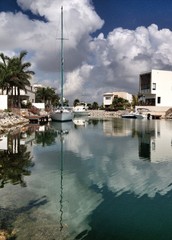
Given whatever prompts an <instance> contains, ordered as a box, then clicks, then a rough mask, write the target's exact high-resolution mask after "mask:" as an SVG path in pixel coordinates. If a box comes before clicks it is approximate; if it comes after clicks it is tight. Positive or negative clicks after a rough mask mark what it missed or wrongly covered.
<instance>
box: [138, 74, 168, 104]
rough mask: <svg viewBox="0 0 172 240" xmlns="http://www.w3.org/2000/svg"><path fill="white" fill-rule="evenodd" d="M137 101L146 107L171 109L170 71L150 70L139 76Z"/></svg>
mask: <svg viewBox="0 0 172 240" xmlns="http://www.w3.org/2000/svg"><path fill="white" fill-rule="evenodd" d="M139 101H141V102H142V103H143V104H144V105H147V106H159V107H172V71H164V70H151V71H150V72H146V73H143V74H140V76H139Z"/></svg>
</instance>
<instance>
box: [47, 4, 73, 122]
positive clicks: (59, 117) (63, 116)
mask: <svg viewBox="0 0 172 240" xmlns="http://www.w3.org/2000/svg"><path fill="white" fill-rule="evenodd" d="M60 40H61V97H60V101H61V107H59V108H57V109H55V110H53V111H52V112H51V113H50V118H51V119H52V120H53V121H59V122H65V121H72V119H73V117H74V113H73V111H72V110H71V109H70V108H67V107H64V106H63V78H64V56H63V55H64V54H63V41H64V37H63V7H61V38H60Z"/></svg>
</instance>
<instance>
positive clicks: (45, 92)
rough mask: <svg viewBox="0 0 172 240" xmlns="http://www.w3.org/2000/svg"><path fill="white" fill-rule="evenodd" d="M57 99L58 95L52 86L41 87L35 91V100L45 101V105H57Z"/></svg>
mask: <svg viewBox="0 0 172 240" xmlns="http://www.w3.org/2000/svg"><path fill="white" fill-rule="evenodd" d="M59 99H60V98H59V96H58V95H57V94H56V92H55V89H53V88H50V87H47V88H45V87H41V88H38V89H37V91H36V96H35V101H36V102H42V103H45V106H51V105H53V106H57V105H58V104H59Z"/></svg>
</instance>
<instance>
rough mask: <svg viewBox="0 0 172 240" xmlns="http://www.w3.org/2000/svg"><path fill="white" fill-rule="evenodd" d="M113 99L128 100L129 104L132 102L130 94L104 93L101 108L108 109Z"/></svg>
mask: <svg viewBox="0 0 172 240" xmlns="http://www.w3.org/2000/svg"><path fill="white" fill-rule="evenodd" d="M115 97H118V98H123V99H125V100H128V101H129V103H131V102H132V94H130V93H127V92H112V93H104V94H103V106H104V107H109V106H110V105H111V104H112V102H113V100H114V98H115Z"/></svg>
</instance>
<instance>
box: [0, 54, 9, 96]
mask: <svg viewBox="0 0 172 240" xmlns="http://www.w3.org/2000/svg"><path fill="white" fill-rule="evenodd" d="M0 58H1V62H0V88H1V89H2V94H3V92H4V90H6V92H7V94H8V91H9V84H8V79H9V75H10V71H9V66H8V61H9V57H7V56H5V55H4V54H3V53H1V54H0Z"/></svg>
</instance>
